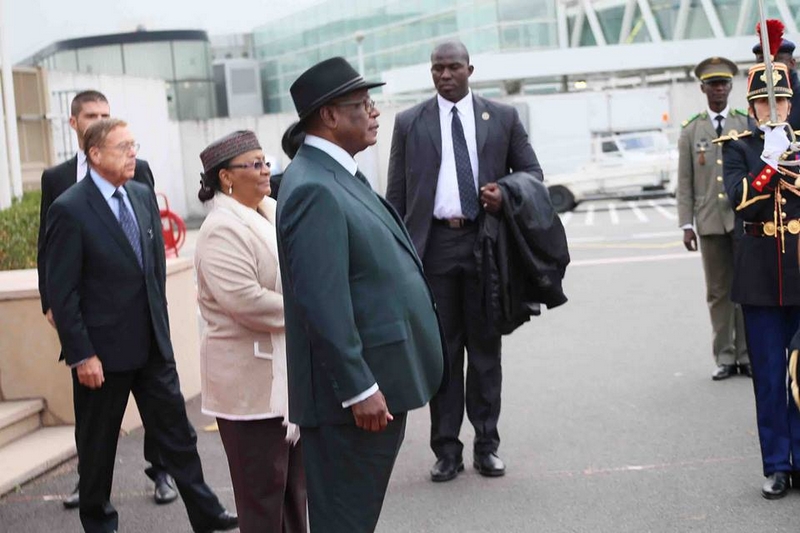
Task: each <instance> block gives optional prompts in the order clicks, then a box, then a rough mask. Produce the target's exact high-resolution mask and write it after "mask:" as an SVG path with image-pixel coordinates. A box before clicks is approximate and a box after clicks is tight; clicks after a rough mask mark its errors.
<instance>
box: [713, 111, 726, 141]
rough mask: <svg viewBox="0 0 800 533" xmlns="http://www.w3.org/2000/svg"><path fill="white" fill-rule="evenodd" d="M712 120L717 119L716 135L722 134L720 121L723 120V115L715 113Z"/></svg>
mask: <svg viewBox="0 0 800 533" xmlns="http://www.w3.org/2000/svg"><path fill="white" fill-rule="evenodd" d="M714 120H716V121H717V137H720V136H722V121H723V120H725V117H723V116H722V115H717V116H716V117H714Z"/></svg>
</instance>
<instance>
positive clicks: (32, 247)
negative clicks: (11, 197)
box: [0, 191, 42, 270]
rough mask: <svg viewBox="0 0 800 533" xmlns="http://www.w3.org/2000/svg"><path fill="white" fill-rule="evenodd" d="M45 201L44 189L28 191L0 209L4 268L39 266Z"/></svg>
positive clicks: (0, 250)
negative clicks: (37, 263) (37, 245)
mask: <svg viewBox="0 0 800 533" xmlns="http://www.w3.org/2000/svg"><path fill="white" fill-rule="evenodd" d="M41 201H42V193H41V191H31V192H26V193H25V194H23V195H22V200H18V201H15V202H14V203H13V204H12V205H11V207H9V208H8V209H4V210H2V211H0V270H17V269H21V268H36V240H37V238H38V236H39V205H40V203H41Z"/></svg>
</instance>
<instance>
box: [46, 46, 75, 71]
mask: <svg viewBox="0 0 800 533" xmlns="http://www.w3.org/2000/svg"><path fill="white" fill-rule="evenodd" d="M52 69H53V70H62V71H64V72H77V71H78V54H77V53H76V52H75V50H66V51H64V52H56V53H55V54H54V55H53V64H52Z"/></svg>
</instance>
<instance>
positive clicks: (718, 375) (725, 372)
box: [711, 365, 737, 381]
mask: <svg viewBox="0 0 800 533" xmlns="http://www.w3.org/2000/svg"><path fill="white" fill-rule="evenodd" d="M736 373H737V371H736V365H719V366H718V367H717V369H716V370H714V373H713V374H711V379H713V380H714V381H721V380H723V379H728V378H729V377H731V376H735V375H736Z"/></svg>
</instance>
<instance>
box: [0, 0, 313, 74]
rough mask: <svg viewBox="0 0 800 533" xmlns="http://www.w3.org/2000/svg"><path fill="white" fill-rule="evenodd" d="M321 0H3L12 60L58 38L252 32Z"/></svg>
mask: <svg viewBox="0 0 800 533" xmlns="http://www.w3.org/2000/svg"><path fill="white" fill-rule="evenodd" d="M319 1H321V0H0V5H2V6H4V10H3V15H4V17H3V25H4V30H5V32H6V43H7V44H8V49H9V54H10V58H11V62H12V63H16V62H18V61H20V60H22V59H25V58H26V57H28V56H30V55H32V54H33V53H35V52H36V51H38V50H39V49H40V48H43V47H45V46H47V45H48V44H51V43H53V42H55V41H60V40H62V39H71V38H74V37H85V36H89V35H99V34H103V33H119V32H126V31H134V30H135V29H136V27H137V26H138V25H140V24H143V25H144V26H145V27H146V28H147V29H148V30H172V29H198V30H205V31H207V32H208V33H209V34H210V35H216V34H224V33H248V32H250V31H252V30H253V28H255V27H256V26H261V25H263V24H268V23H269V22H270V21H273V20H276V19H278V18H280V17H282V16H284V15H287V14H289V13H292V12H294V11H298V10H300V9H303V8H305V7H308V6H310V5H313V4H315V3H318V2H319Z"/></svg>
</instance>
